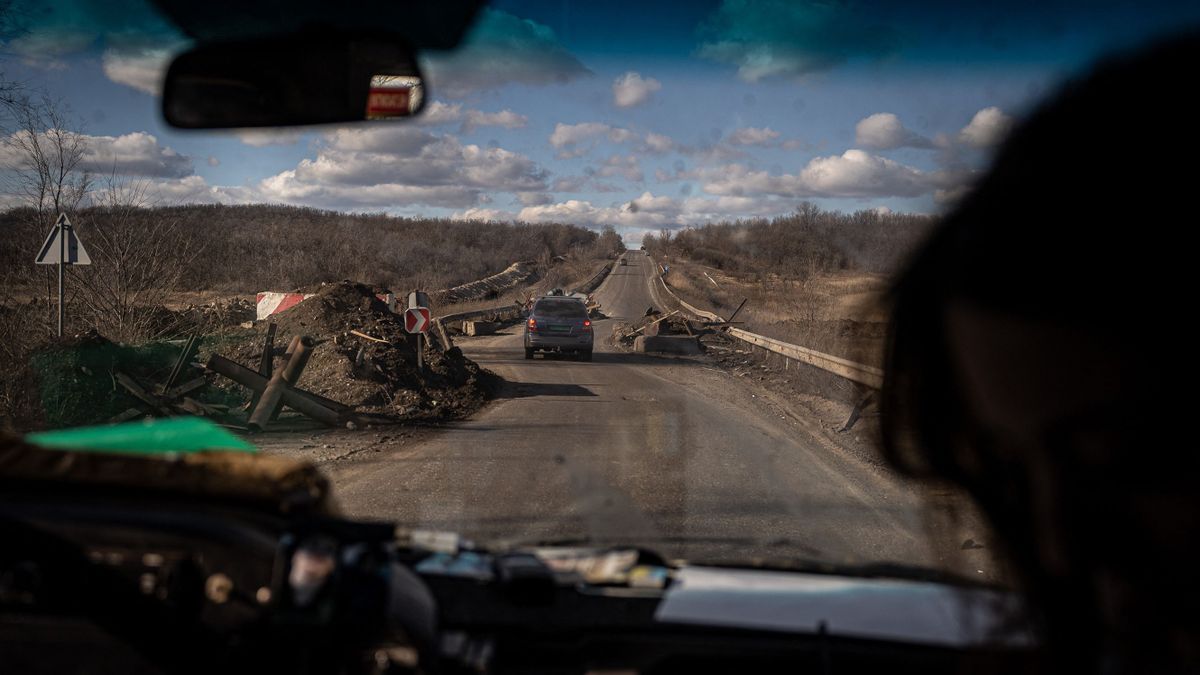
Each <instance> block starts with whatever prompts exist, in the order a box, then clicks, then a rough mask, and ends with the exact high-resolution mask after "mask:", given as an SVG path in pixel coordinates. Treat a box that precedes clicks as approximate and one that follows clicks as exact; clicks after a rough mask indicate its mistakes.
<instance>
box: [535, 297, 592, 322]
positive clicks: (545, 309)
mask: <svg viewBox="0 0 1200 675" xmlns="http://www.w3.org/2000/svg"><path fill="white" fill-rule="evenodd" d="M533 313H534V314H537V315H539V316H552V317H555V318H559V319H586V318H587V307H584V306H583V303H582V302H577V301H575V300H539V301H538V303H537V304H536V305H534V306H533Z"/></svg>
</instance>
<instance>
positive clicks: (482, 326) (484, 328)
mask: <svg viewBox="0 0 1200 675" xmlns="http://www.w3.org/2000/svg"><path fill="white" fill-rule="evenodd" d="M499 327H500V324H498V323H496V322H495V321H464V322H463V332H464V333H466V334H467V335H470V336H472V337H474V336H477V335H492V334H493V333H495V332H496V329H497V328H499Z"/></svg>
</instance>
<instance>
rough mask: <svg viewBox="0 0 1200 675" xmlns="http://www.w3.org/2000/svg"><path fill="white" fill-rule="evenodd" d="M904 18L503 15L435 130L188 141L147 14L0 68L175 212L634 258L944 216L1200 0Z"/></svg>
mask: <svg viewBox="0 0 1200 675" xmlns="http://www.w3.org/2000/svg"><path fill="white" fill-rule="evenodd" d="M898 5H899V3H864V2H841V3H839V2H824V3H814V2H782V1H775V2H751V1H750V0H723V1H722V0H717V1H709V2H687V3H654V2H624V1H619V2H617V1H614V2H605V3H585V2H562V1H559V2H533V1H529V2H498V3H494V4H493V5H491V6H490V7H489V8H488V9H485V10H484V12H483V13H482V14H481V16H480V19H479V21H478V22H477V24H476V26H475V27H474V28H473V30H472V32H471V33H470V36H469V38H468V41H467V46H466V47H464V48H463V49H462V50H460V51H459V52H458V53H455V54H449V55H447V54H430V55H428V56H427V57H426V58H425V59H424V63H425V65H426V69H427V75H428V80H429V89H430V93H431V95H432V100H433V103H431V105H430V106H429V107H428V108H427V113H426V116H425V118H424V119H422V120H418V121H416V122H401V123H399V124H395V123H389V124H369V125H353V126H348V127H343V128H340V129H339V128H327V127H326V128H307V129H301V130H285V131H281V132H277V133H269V132H268V133H261V132H259V133H236V132H183V131H177V130H173V129H170V128H169V127H167V126H166V125H165V123H164V122H163V121H162V119H161V116H160V113H159V107H158V100H157V93H156V92H157V89H158V86H159V81H160V78H161V73H162V69H163V68H164V67H165V64H166V62H167V58H168V57H169V55H170V54H171V53H173V52H175V51H178V50H179V49H181V48H183V47H184V46H186V45H185V43H184V42H183V41H182V40H181V39H180V38H179V36H178V35H177V34H176V33H175V32H174V30H173V29H172V27H171V26H169V25H167V24H166V23H165V22H164V21H163V20H162V19H160V18H158V17H157V16H156V15H155V14H154V13H153V12H152V11H150V10H149V9H148V7H147V6H146V5H145V4H144V3H143V2H140V1H138V0H119V1H116V2H109V3H99V2H88V1H86V0H54V1H52V2H50V3H48V4H47V3H45V2H24V3H22V2H17V3H16V4H15V8H16V10H15V11H17V15H18V16H20V17H21V19H22V22H23V23H22V30H20V31H14V32H11V33H10V34H9V35H7V36H6V37H5V38H4V47H3V56H2V58H3V61H2V66H0V67H2V70H3V74H4V77H5V78H6V79H8V80H11V81H18V82H22V83H24V85H25V86H26V87H27V88H30V89H44V90H47V91H49V92H50V93H51V94H52V95H54V96H56V97H59V98H61V100H62V101H63V102H64V103H65V104H66V105H67V106H68V107H69V109H70V111H71V117H72V120H73V123H74V125H75V130H76V131H78V132H80V133H82V134H86V135H87V137H88V139H89V142H90V143H91V144H92V145H91V148H92V149H91V150H90V155H89V167H90V168H91V169H92V170H94V171H97V172H101V173H117V174H120V175H121V176H123V177H128V178H129V179H133V180H141V181H146V182H147V183H148V185H149V188H150V189H149V193H150V194H151V195H152V196H153V198H154V199H155V200H156V202H157V203H180V202H226V203H246V202H278V203H289V204H297V205H306V206H316V207H321V208H332V209H338V210H347V211H371V212H378V211H386V212H389V213H394V214H402V215H414V214H429V215H443V216H450V215H454V216H460V217H471V218H489V219H498V220H509V219H517V218H519V219H525V220H533V221H539V220H541V221H549V220H555V221H562V222H577V223H580V224H585V225H590V226H597V227H598V226H601V225H605V224H611V225H615V226H617V227H618V229H619V230H620V231H621V232H622V233H623V234H624V236H625V237H626V239H627V240H628V241H630V242H631V243H632V242H636V241H637V240H638V239H640V237H641V234H642V233H643V232H646V231H654V230H658V229H660V228H663V227H667V228H677V227H681V226H686V225H691V224H697V223H702V222H708V221H712V220H720V219H735V218H741V217H753V216H768V215H774V214H778V213H786V212H788V211H790V210H792V209H793V208H795V206H796V205H797V204H798V203H800V202H801V201H813V202H816V203H817V204H819V205H820V206H822V207H825V208H832V209H841V210H858V209H883V208H886V209H891V210H894V211H906V212H922V213H935V212H939V211H941V210H943V209H945V208H948V207H949V206H950V205H952V204H953V203H954V201H955V199H957V198H959V197H961V195H962V194H963V193H964V192H965V191H966V190H969V186H970V184H971V182H972V180H974V179H975V178H976V177H977V176H978V174H979V171H981V170H982V169H984V168H985V167H986V163H987V161H988V157H989V156H990V153H991V152H992V151H993V149H994V147H995V145H996V143H998V142H999V141H1001V140H1002V139H1003V136H1004V133H1005V132H1006V131H1007V130H1008V129H1009V128H1011V126H1012V125H1013V124H1015V123H1017V122H1019V120H1020V118H1021V116H1022V115H1024V114H1025V113H1026V112H1027V111H1028V110H1029V108H1030V106H1032V105H1034V104H1035V103H1036V101H1038V100H1039V99H1040V98H1041V97H1042V96H1044V95H1046V94H1047V93H1048V92H1050V91H1052V90H1053V88H1054V86H1055V85H1056V84H1057V83H1058V82H1060V81H1061V80H1062V79H1063V78H1064V77H1067V76H1069V75H1070V74H1072V73H1075V72H1078V71H1079V70H1080V69H1082V68H1083V67H1085V65H1086V64H1087V63H1089V62H1090V61H1091V60H1093V59H1094V58H1096V57H1097V56H1098V55H1100V54H1103V53H1106V52H1108V51H1111V50H1113V49H1121V48H1127V47H1129V46H1132V45H1137V44H1139V43H1141V42H1144V41H1146V40H1147V39H1149V38H1152V37H1154V36H1157V35H1162V34H1164V33H1166V32H1170V31H1173V30H1178V29H1179V28H1181V27H1185V26H1189V25H1191V26H1195V25H1196V24H1197V21H1198V20H1200V3H1190V4H1186V5H1185V4H1175V3H1155V2H1138V3H1132V2H1103V1H1101V2H1089V3H1056V2H1040V3H1015V4H1013V3H1005V4H1004V6H1003V7H999V8H998V9H986V8H985V9H977V8H970V7H964V6H963V5H962V4H961V3H950V2H925V3H907V6H906V7H899V6H898ZM1132 131H1133V132H1134V133H1136V130H1132ZM0 161H9V160H8V159H6V158H5V157H0ZM4 203H8V204H13V203H17V200H16V198H15V196H11V195H10V196H7V197H6V198H5V202H4Z"/></svg>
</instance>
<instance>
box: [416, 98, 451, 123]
mask: <svg viewBox="0 0 1200 675" xmlns="http://www.w3.org/2000/svg"><path fill="white" fill-rule="evenodd" d="M462 117H463V111H462V104H461V103H445V102H443V101H430V102H429V103H428V104H426V105H425V109H424V110H422V111H421V114H420V115H418V116H417V117H416V118H415V119H414V121H415V122H416V123H417V124H428V125H431V126H438V125H442V124H453V123H455V122H459V121H461V120H462Z"/></svg>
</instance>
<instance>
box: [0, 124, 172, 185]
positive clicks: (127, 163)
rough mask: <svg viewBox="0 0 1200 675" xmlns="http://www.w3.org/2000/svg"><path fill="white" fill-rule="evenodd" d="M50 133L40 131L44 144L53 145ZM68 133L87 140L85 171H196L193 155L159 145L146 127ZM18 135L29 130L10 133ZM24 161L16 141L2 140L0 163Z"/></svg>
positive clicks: (138, 173)
mask: <svg viewBox="0 0 1200 675" xmlns="http://www.w3.org/2000/svg"><path fill="white" fill-rule="evenodd" d="M47 133H48V132H43V133H42V134H40V135H39V136H40V138H41V139H42V143H43V146H44V147H49V143H51V140H50V139H49V138H47ZM66 133H68V134H70V135H72V136H74V137H78V138H79V139H80V140H81V141H82V143H83V156H82V158H81V160H80V163H79V169H80V170H83V171H89V172H91V173H94V174H101V175H109V174H115V175H118V176H147V177H155V178H182V177H184V176H189V175H191V174H192V173H193V172H194V169H193V167H192V158H191V157H188V156H187V155H181V154H179V153H178V152H175V150H173V149H171V148H169V147H166V146H163V145H159V143H158V139H157V138H155V137H154V136H151V135H150V134H148V133H145V132H144V131H135V132H132V133H128V134H123V135H121V136H89V135H87V134H77V133H75V132H66ZM17 138H28V135H27V132H23V131H18V132H16V133H15V134H13V135H12V136H10V137H9V139H17ZM23 164H24V158H23V156H22V155H21V153H20V152H19V151H18V150H17V148H16V147H15V144H14V143H12V142H4V143H0V167H5V168H15V167H19V166H22V165H23Z"/></svg>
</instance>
